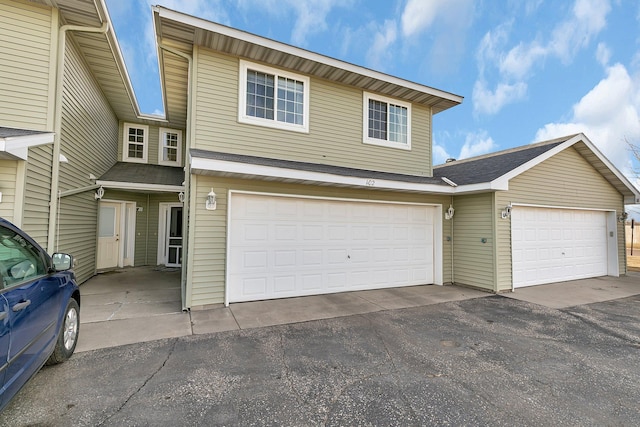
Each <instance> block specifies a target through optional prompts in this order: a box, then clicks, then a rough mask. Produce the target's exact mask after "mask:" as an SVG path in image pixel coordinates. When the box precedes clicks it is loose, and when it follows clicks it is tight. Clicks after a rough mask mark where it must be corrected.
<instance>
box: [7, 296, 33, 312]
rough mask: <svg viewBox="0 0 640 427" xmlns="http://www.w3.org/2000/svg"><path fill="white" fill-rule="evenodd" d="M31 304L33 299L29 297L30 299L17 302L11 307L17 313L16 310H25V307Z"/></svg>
mask: <svg viewBox="0 0 640 427" xmlns="http://www.w3.org/2000/svg"><path fill="white" fill-rule="evenodd" d="M30 305H31V300H30V299H28V300H26V301H24V302H19V303H17V304H16V305H14V306H13V307H11V309H12V310H13V312H14V313H15V312H16V311H20V310H24V309H25V308H27V307H29V306H30Z"/></svg>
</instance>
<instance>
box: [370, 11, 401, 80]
mask: <svg viewBox="0 0 640 427" xmlns="http://www.w3.org/2000/svg"><path fill="white" fill-rule="evenodd" d="M371 25H373V26H375V25H376V24H375V23H372V24H371ZM374 33H375V35H374V37H373V42H372V43H371V46H370V47H369V50H368V51H367V63H368V64H370V66H372V67H374V68H377V69H384V68H386V67H385V63H386V62H387V60H389V59H391V58H390V57H391V50H390V49H389V47H390V46H391V45H393V44H394V43H395V41H396V39H397V37H398V29H397V26H396V21H393V20H387V21H384V24H383V25H382V26H381V27H378V28H377V29H376V30H375V32H374Z"/></svg>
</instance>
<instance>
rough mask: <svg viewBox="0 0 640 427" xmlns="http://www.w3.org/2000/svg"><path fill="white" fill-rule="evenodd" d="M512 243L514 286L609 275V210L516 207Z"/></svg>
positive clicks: (513, 218)
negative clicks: (607, 218) (607, 216)
mask: <svg viewBox="0 0 640 427" xmlns="http://www.w3.org/2000/svg"><path fill="white" fill-rule="evenodd" d="M511 244H512V253H513V257H512V262H513V286H514V288H517V287H523V286H531V285H541V284H544V283H553V282H561V281H566V280H576V279H585V278H588V277H598V276H604V275H606V274H607V265H608V264H607V263H608V261H607V221H606V213H605V212H600V211H587V210H571V209H546V208H531V207H520V206H516V207H514V208H513V211H512V213H511Z"/></svg>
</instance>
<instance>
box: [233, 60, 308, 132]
mask: <svg viewBox="0 0 640 427" xmlns="http://www.w3.org/2000/svg"><path fill="white" fill-rule="evenodd" d="M239 89H240V90H239V92H240V93H239V102H238V121H239V122H240V123H249V124H255V125H261V126H269V127H273V128H277V129H286V130H293V131H296V132H306V133H308V132H309V78H308V77H305V76H302V75H298V74H292V73H288V72H286V71H282V70H279V69H276V68H272V67H267V66H265V65H260V64H254V63H251V62H247V61H244V60H240V83H239Z"/></svg>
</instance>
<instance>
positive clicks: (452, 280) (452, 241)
mask: <svg viewBox="0 0 640 427" xmlns="http://www.w3.org/2000/svg"><path fill="white" fill-rule="evenodd" d="M451 206H453V196H451ZM453 221H455V215H454V216H453V218H451V242H449V246H451V284H452V285H455V283H456V282H455V277H454V274H453V268H454V267H453V266H454V265H455V263H454V262H453V243H454V240H453V239H454V236H453Z"/></svg>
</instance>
